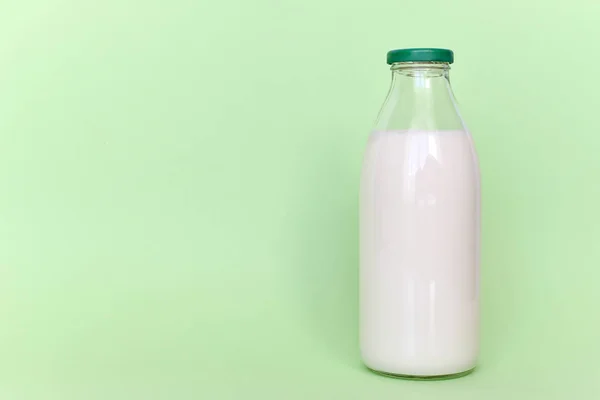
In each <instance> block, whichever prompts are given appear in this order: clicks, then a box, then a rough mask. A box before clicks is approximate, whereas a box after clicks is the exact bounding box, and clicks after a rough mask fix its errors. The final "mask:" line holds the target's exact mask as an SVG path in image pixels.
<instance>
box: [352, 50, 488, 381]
mask: <svg viewBox="0 0 600 400" xmlns="http://www.w3.org/2000/svg"><path fill="white" fill-rule="evenodd" d="M453 61H454V53H453V52H452V51H451V50H446V49H401V50H392V51H390V52H389V53H388V55H387V62H388V64H390V65H391V70H392V84H391V87H390V90H389V93H388V95H387V98H386V100H385V102H384V104H383V107H382V109H381V111H380V113H379V116H378V118H377V122H376V125H375V129H374V131H373V132H372V133H371V135H370V137H369V140H368V144H367V149H366V151H365V155H364V160H363V168H362V176H361V199H360V346H361V355H362V359H363V361H364V363H365V364H366V366H367V367H368V368H370V369H371V370H373V371H375V372H379V373H382V374H385V375H391V376H395V377H404V378H414V379H441V378H449V377H455V376H462V375H465V374H467V373H469V372H471V371H472V370H473V369H474V367H475V364H476V359H477V355H478V347H479V337H478V336H479V246H480V184H479V166H478V161H477V155H476V153H475V148H474V145H473V141H472V139H471V135H470V133H469V132H468V130H467V127H466V125H465V123H464V121H463V120H462V118H461V116H460V113H459V111H458V108H457V105H456V101H455V99H454V95H453V93H452V88H451V86H450V80H449V77H448V76H449V70H450V64H451V63H452V62H453Z"/></svg>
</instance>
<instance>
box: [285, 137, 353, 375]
mask: <svg viewBox="0 0 600 400" xmlns="http://www.w3.org/2000/svg"><path fill="white" fill-rule="evenodd" d="M317 151H320V153H318V154H315V153H313V154H311V160H310V162H309V163H307V165H305V166H303V167H302V168H303V171H301V174H302V178H301V179H299V187H298V191H297V192H296V195H297V196H298V197H297V198H296V199H294V202H293V203H294V205H295V207H296V208H295V210H294V212H295V213H296V215H295V218H297V220H296V221H295V227H294V228H293V229H294V231H295V237H296V241H295V243H294V244H293V246H294V249H295V251H294V260H293V263H294V269H295V274H296V275H295V278H296V281H295V282H293V284H294V290H295V291H296V293H295V294H294V296H295V297H296V299H299V301H301V304H300V307H301V309H302V310H303V312H304V316H305V320H304V321H305V322H306V325H307V326H306V328H307V332H309V335H310V336H311V339H312V340H314V341H315V342H316V345H317V346H322V350H320V351H323V352H325V353H327V354H329V355H330V356H332V357H333V358H335V359H337V360H340V361H342V362H343V363H345V364H351V365H354V366H357V365H360V356H359V350H358V190H359V181H360V154H357V155H356V157H346V159H342V155H343V153H342V152H337V151H336V149H332V148H329V149H327V148H326V146H323V147H321V149H320V150H317ZM346 154H347V153H346Z"/></svg>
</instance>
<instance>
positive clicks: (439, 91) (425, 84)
mask: <svg viewBox="0 0 600 400" xmlns="http://www.w3.org/2000/svg"><path fill="white" fill-rule="evenodd" d="M391 70H392V84H391V87H390V91H389V93H388V96H387V99H386V102H385V104H384V106H383V108H382V110H381V113H380V115H379V118H378V121H377V129H385V130H391V129H394V130H404V129H423V130H454V129H464V126H463V123H462V119H461V118H460V115H459V113H458V108H457V106H456V100H455V99H454V95H453V93H452V87H451V85H450V78H449V72H450V65H449V64H448V63H437V62H427V63H396V64H392V66H391Z"/></svg>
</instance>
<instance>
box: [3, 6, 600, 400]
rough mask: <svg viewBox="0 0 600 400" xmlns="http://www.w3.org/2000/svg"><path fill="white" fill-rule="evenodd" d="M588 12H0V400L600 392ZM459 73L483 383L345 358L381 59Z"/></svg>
mask: <svg viewBox="0 0 600 400" xmlns="http://www.w3.org/2000/svg"><path fill="white" fill-rule="evenodd" d="M598 21H600V3H598V2H597V1H594V0H572V1H563V0H561V1H553V2H550V1H544V0H514V1H513V0H510V1H504V2H485V1H475V0H456V1H448V0H431V1H425V2H418V1H398V0H372V1H368V2H351V1H340V0H333V1H317V0H296V1H280V0H256V1H244V0H231V1H226V2H217V1H211V2H208V1H205V0H189V1H184V0H171V1H151V0H149V1H141V0H136V1H123V0H107V1H95V0H94V1H75V0H26V1H16V0H15V1H3V2H2V3H0V266H1V276H0V278H1V280H0V397H2V399H7V400H12V399H38V398H39V399H42V398H44V399H46V398H60V399H70V398H74V399H75V398H76V399H93V398H99V399H107V398H116V397H118V396H122V397H123V398H128V399H153V398H157V399H177V400H178V399H188V398H189V399H208V400H210V399H254V398H257V399H258V398H263V399H286V400H287V399H290V400H295V399H334V400H335V399H368V400H372V399H417V398H418V399H436V400H439V399H461V400H467V399H477V400H480V399H533V398H545V399H550V398H556V399H567V398H572V397H573V398H585V399H592V398H594V395H596V396H598V393H600V361H599V360H600V347H599V341H598V339H599V336H600V329H599V328H600V311H599V307H598V306H599V305H600V290H599V289H598V288H599V285H600V283H599V282H600V244H599V239H600V213H599V211H598V204H600V157H599V156H598V154H599V152H600V149H599V146H600V124H599V123H598V113H599V109H598V107H599V105H600V100H599V97H598V95H599V93H600V83H599V82H600V81H599V80H598V78H597V74H598V72H597V68H598V64H599V62H600V56H598V54H599V53H598V50H599V49H598V41H597V39H598V37H599V36H600V24H599V23H598ZM412 46H439V47H449V48H452V49H453V50H455V53H456V60H457V61H456V64H455V65H454V68H453V71H452V79H453V84H454V89H455V92H456V95H457V98H458V100H459V102H460V105H461V107H462V111H463V114H464V117H465V119H466V120H467V122H468V123H469V125H470V127H471V129H472V131H473V134H474V137H475V140H476V144H477V147H478V150H479V155H480V160H481V167H482V174H483V201H484V204H483V213H484V232H483V233H484V238H483V244H484V248H483V272H482V275H483V283H482V287H483V290H482V293H483V299H482V301H483V332H482V335H483V337H482V339H483V342H482V346H483V347H482V357H481V366H480V368H479V370H477V371H476V372H475V373H474V374H473V375H471V376H469V377H467V378H463V379H460V380H454V381H446V382H437V383H419V382H406V381H396V380H390V379H386V378H382V377H378V376H375V375H372V374H370V373H369V372H367V371H366V370H365V369H364V368H363V367H362V366H361V363H360V361H359V356H358V350H357V329H356V325H357V315H356V308H357V307H356V303H357V293H356V292H357V291H356V286H357V228H358V227H357V206H358V204H357V193H358V178H359V170H360V162H361V156H362V149H363V147H364V144H365V141H366V138H367V134H368V132H369V130H370V127H371V124H372V122H373V119H374V117H375V116H376V114H377V111H378V109H379V106H380V105H381V103H382V101H383V98H384V96H385V93H386V90H387V88H388V84H389V78H390V76H389V71H388V69H387V66H386V65H385V62H384V60H385V53H386V51H387V50H388V49H390V48H398V47H412Z"/></svg>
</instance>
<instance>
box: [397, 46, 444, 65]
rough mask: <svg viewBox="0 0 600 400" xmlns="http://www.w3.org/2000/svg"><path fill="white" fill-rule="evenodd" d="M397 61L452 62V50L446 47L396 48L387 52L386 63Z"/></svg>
mask: <svg viewBox="0 0 600 400" xmlns="http://www.w3.org/2000/svg"><path fill="white" fill-rule="evenodd" d="M399 62H445V63H449V64H452V63H453V62H454V52H453V51H452V50H448V49H428V48H422V49H398V50H390V51H388V53H387V63H388V64H393V63H399Z"/></svg>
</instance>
